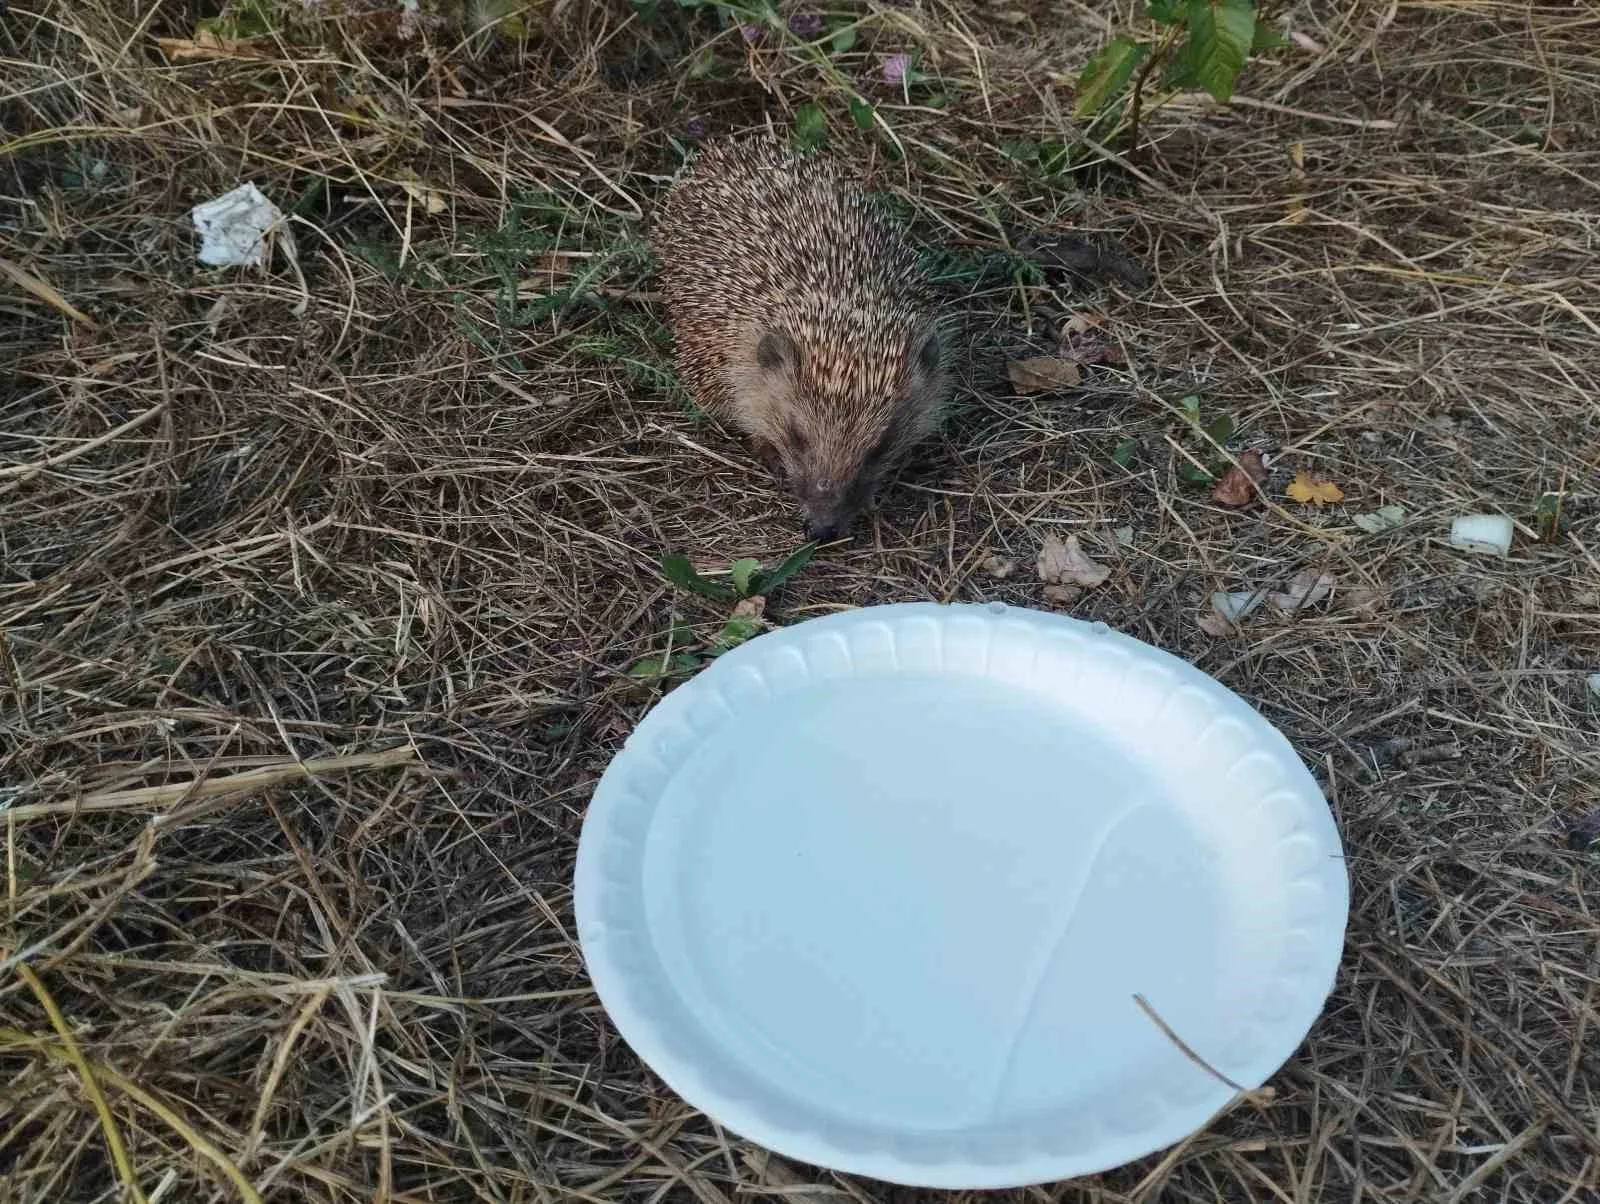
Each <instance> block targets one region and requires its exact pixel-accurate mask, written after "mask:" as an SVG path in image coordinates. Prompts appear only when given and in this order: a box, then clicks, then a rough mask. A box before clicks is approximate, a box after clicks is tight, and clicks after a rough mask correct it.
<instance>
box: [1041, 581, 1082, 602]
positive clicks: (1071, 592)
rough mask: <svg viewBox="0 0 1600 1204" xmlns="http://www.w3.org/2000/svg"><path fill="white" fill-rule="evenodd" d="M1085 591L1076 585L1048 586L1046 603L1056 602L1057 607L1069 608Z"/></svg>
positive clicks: (1045, 593)
mask: <svg viewBox="0 0 1600 1204" xmlns="http://www.w3.org/2000/svg"><path fill="white" fill-rule="evenodd" d="M1082 593H1083V590H1082V589H1080V588H1079V587H1078V586H1076V585H1047V586H1045V587H1044V598H1045V601H1046V602H1054V603H1055V604H1056V605H1057V606H1067V605H1069V604H1071V603H1073V602H1076V601H1077V600H1078V598H1079V596H1080V595H1081V594H1082Z"/></svg>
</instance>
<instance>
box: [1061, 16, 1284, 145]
mask: <svg viewBox="0 0 1600 1204" xmlns="http://www.w3.org/2000/svg"><path fill="white" fill-rule="evenodd" d="M1145 15H1146V16H1147V17H1148V18H1149V19H1150V21H1151V23H1152V24H1153V25H1155V27H1156V32H1154V33H1153V36H1150V37H1147V38H1137V37H1129V36H1127V35H1125V34H1119V35H1118V36H1116V37H1114V38H1112V39H1111V41H1110V42H1109V43H1107V45H1106V47H1105V49H1104V50H1102V51H1100V53H1099V54H1097V55H1095V56H1094V58H1092V59H1090V60H1089V62H1088V64H1087V65H1086V66H1085V67H1084V69H1083V71H1082V73H1081V74H1080V75H1079V76H1078V86H1077V96H1076V100H1075V102H1074V104H1073V113H1074V115H1075V116H1077V117H1078V118H1080V119H1084V118H1093V119H1094V124H1096V125H1099V124H1101V123H1106V124H1109V125H1110V127H1111V134H1110V137H1112V138H1115V137H1117V136H1119V135H1120V134H1121V133H1122V132H1123V130H1126V131H1127V138H1128V144H1129V145H1130V146H1133V147H1137V146H1138V144H1139V120H1140V115H1141V111H1143V110H1144V109H1145V107H1146V106H1145V101H1144V98H1145V89H1146V87H1147V85H1149V83H1150V80H1151V78H1152V76H1154V75H1155V73H1156V71H1157V70H1158V69H1159V70H1160V71H1161V77H1160V79H1161V88H1162V92H1161V94H1160V95H1159V97H1158V98H1157V99H1156V100H1155V101H1154V102H1153V103H1151V104H1150V105H1149V106H1148V107H1149V108H1151V109H1154V108H1158V107H1160V106H1161V105H1162V104H1165V103H1166V101H1167V100H1169V99H1170V98H1171V97H1172V95H1173V94H1174V93H1176V92H1178V91H1181V90H1182V89H1185V88H1204V89H1205V90H1206V91H1207V92H1209V93H1211V95H1212V96H1213V97H1215V98H1216V99H1217V100H1218V101H1220V102H1222V103H1224V104H1225V103H1227V101H1228V100H1229V99H1231V98H1232V96H1233V85H1234V81H1235V80H1237V79H1238V77H1239V72H1240V71H1242V70H1243V69H1244V65H1245V62H1246V60H1247V59H1249V57H1250V56H1251V55H1252V54H1256V53H1259V52H1261V51H1263V50H1272V49H1276V48H1277V47H1279V46H1282V45H1284V44H1285V43H1284V40H1283V37H1282V35H1281V34H1279V33H1278V31H1277V30H1276V29H1274V28H1273V27H1272V26H1271V25H1269V24H1267V23H1266V22H1264V21H1262V20H1261V19H1260V15H1259V12H1258V10H1257V8H1256V6H1255V4H1253V3H1252V2H1251V0H1149V3H1148V4H1147V5H1146V6H1145ZM1124 117H1126V120H1124Z"/></svg>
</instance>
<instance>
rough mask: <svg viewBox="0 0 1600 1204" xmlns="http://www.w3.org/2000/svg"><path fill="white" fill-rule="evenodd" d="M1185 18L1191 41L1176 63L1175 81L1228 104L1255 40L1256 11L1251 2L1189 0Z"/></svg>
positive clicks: (1174, 63) (1244, 0)
mask: <svg viewBox="0 0 1600 1204" xmlns="http://www.w3.org/2000/svg"><path fill="white" fill-rule="evenodd" d="M1185 18H1186V21H1185V23H1186V24H1187V25H1188V27H1189V40H1188V41H1187V42H1185V43H1184V44H1183V47H1182V49H1180V50H1179V51H1178V54H1177V57H1176V58H1175V59H1174V60H1173V72H1172V76H1173V79H1172V82H1174V83H1176V84H1179V85H1180V86H1188V85H1198V86H1199V87H1202V88H1204V89H1205V90H1206V91H1207V92H1209V93H1211V95H1212V96H1213V97H1214V98H1216V100H1218V101H1219V102H1221V103H1223V104H1226V103H1227V102H1228V101H1229V100H1231V99H1232V98H1233V82H1234V80H1235V79H1237V78H1238V76H1239V71H1240V69H1241V68H1243V66H1244V61H1245V59H1246V58H1248V57H1249V55H1250V45H1251V43H1252V42H1254V41H1255V36H1256V12H1255V9H1254V8H1252V7H1251V6H1250V0H1189V4H1188V8H1187V10H1186V12H1185Z"/></svg>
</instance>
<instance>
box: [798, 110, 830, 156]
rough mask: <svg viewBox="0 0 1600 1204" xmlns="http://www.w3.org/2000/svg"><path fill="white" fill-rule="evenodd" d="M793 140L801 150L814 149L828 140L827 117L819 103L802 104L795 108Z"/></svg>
mask: <svg viewBox="0 0 1600 1204" xmlns="http://www.w3.org/2000/svg"><path fill="white" fill-rule="evenodd" d="M794 140H795V142H796V143H797V144H798V145H799V146H800V149H801V150H816V149H817V147H819V146H822V145H823V144H824V143H826V142H827V141H828V119H827V117H826V116H824V115H823V112H822V108H821V106H820V105H815V104H803V105H801V106H800V107H799V108H798V109H796V110H795V114H794Z"/></svg>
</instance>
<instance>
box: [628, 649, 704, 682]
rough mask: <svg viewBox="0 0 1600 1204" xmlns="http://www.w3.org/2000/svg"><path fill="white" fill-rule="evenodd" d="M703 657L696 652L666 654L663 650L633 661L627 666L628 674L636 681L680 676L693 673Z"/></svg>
mask: <svg viewBox="0 0 1600 1204" xmlns="http://www.w3.org/2000/svg"><path fill="white" fill-rule="evenodd" d="M702 659H704V658H703V657H701V655H700V654H699V653H698V652H674V653H673V654H672V655H671V656H668V655H667V654H666V653H665V652H663V653H660V654H659V655H656V656H647V657H645V658H644V659H643V660H638V661H635V662H634V663H633V664H632V665H630V666H628V676H629V677H631V678H633V679H634V680H636V681H655V680H657V679H659V678H662V677H680V676H682V675H683V674H685V673H693V672H694V671H695V670H696V669H698V668H699V667H700V662H701V660H702Z"/></svg>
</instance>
